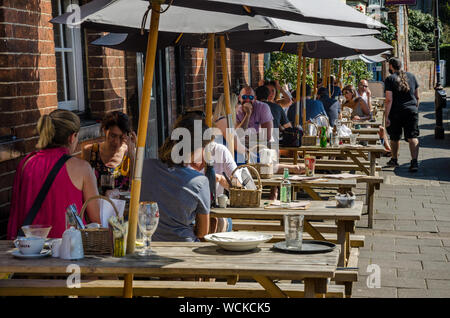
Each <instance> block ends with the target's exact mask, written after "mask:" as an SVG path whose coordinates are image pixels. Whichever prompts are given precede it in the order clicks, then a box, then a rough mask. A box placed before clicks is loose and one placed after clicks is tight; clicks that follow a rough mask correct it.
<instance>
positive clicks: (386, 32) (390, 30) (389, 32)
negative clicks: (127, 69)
mask: <svg viewBox="0 0 450 318" xmlns="http://www.w3.org/2000/svg"><path fill="white" fill-rule="evenodd" d="M382 23H383V24H384V25H385V26H386V27H387V28H386V29H382V30H381V34H378V35H376V36H375V37H376V38H378V39H379V40H381V41H383V42H385V43H387V44H389V45H392V42H393V41H394V40H396V32H397V29H396V28H395V25H394V24H393V23H391V22H390V21H388V20H385V21H383V22H382Z"/></svg>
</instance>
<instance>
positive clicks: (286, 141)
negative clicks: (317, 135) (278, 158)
mask: <svg viewBox="0 0 450 318" xmlns="http://www.w3.org/2000/svg"><path fill="white" fill-rule="evenodd" d="M281 136H282V140H281V143H280V144H281V146H282V147H300V146H301V145H302V136H303V130H302V129H300V128H298V127H289V128H286V129H284V130H283V131H282V132H281Z"/></svg>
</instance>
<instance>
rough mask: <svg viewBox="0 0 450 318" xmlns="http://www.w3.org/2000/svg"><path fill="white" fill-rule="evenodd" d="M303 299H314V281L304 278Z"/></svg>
mask: <svg viewBox="0 0 450 318" xmlns="http://www.w3.org/2000/svg"><path fill="white" fill-rule="evenodd" d="M304 283H305V298H315V297H316V284H315V282H314V279H312V278H305V279H304Z"/></svg>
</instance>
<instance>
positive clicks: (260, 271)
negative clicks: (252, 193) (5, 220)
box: [0, 241, 340, 297]
mask: <svg viewBox="0 0 450 318" xmlns="http://www.w3.org/2000/svg"><path fill="white" fill-rule="evenodd" d="M13 249H14V245H13V242H12V241H0V272H6V273H23V274H49V275H58V274H60V275H66V277H67V276H68V275H69V274H68V273H67V268H68V265H70V264H76V265H78V266H79V267H80V269H81V274H90V275H105V274H106V275H124V274H134V275H135V276H146V277H167V276H169V277H172V278H180V277H197V276H209V277H216V278H221V277H222V278H227V279H228V286H225V287H227V288H225V287H223V284H222V285H221V286H222V287H221V289H220V293H219V294H217V293H218V291H215V294H214V291H213V290H212V287H211V285H210V284H207V283H204V284H205V285H203V286H205V287H202V285H201V284H202V283H201V282H200V283H199V282H176V281H175V282H174V281H166V282H164V281H152V280H148V281H137V280H135V281H134V282H133V285H134V286H133V287H134V288H136V290H138V291H139V295H153V296H155V295H157V296H158V295H161V294H162V295H165V296H166V297H174V295H179V293H178V294H177V289H176V286H177V284H178V285H180V286H184V287H183V289H182V290H183V292H182V294H181V295H182V296H186V297H189V296H192V295H195V297H215V296H211V293H213V295H219V296H220V295H221V296H222V297H225V296H228V297H231V296H232V295H234V294H233V286H236V289H239V288H240V287H239V284H237V282H238V280H239V278H252V279H254V280H255V281H256V282H258V283H259V284H257V285H258V286H259V289H258V288H256V290H254V292H258V291H259V292H261V287H262V289H263V290H262V292H263V293H265V294H267V295H268V296H270V297H287V296H295V295H298V293H293V292H292V291H291V290H288V291H284V290H283V289H282V288H280V287H279V284H277V283H276V280H303V282H304V293H302V295H304V296H305V297H315V296H316V294H325V293H327V288H328V282H327V280H328V279H331V278H333V277H334V274H335V271H336V266H337V263H338V257H339V254H340V249H339V246H336V248H335V249H334V250H332V251H330V252H327V253H320V254H295V253H281V252H278V251H275V250H274V249H272V244H261V245H259V246H258V248H257V249H254V250H252V251H246V252H231V251H225V250H223V249H221V248H220V247H218V246H216V245H215V244H212V243H191V242H153V243H152V249H153V250H154V251H155V252H156V255H154V256H151V257H139V256H135V255H127V256H125V257H121V258H114V257H110V256H85V258H84V259H81V260H77V261H72V260H63V259H60V258H52V257H46V258H40V259H25V260H24V259H17V258H15V257H13V256H12V255H11V252H12V250H13ZM186 283H188V284H190V285H189V286H191V287H190V288H189V287H186V286H187V285H186ZM62 284H63V285H62ZM65 284H66V280H65V279H63V280H59V281H55V280H51V279H47V280H33V279H4V280H0V296H8V295H58V294H62V295H77V294H81V295H86V294H87V295H90V296H99V295H111V294H112V295H118V293H119V295H123V293H122V290H123V283H122V282H121V281H118V280H115V281H107V280H104V281H101V280H100V281H99V282H98V281H97V282H95V283H92V282H86V284H85V285H82V287H81V288H80V290H78V288H75V289H74V288H72V289H70V290H68V287H67V286H66V285H65ZM289 285H290V286H288V289H292V288H295V285H296V284H289ZM297 286H298V285H297ZM83 288H84V289H83ZM52 289H53V290H52ZM86 289H89V290H88V291H87V292H85V294H84V293H83V291H85V290H86ZM155 290H156V292H155ZM247 293H250V295H253V294H252V290H248V291H247Z"/></svg>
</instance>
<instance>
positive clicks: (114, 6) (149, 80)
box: [52, 0, 383, 297]
mask: <svg viewBox="0 0 450 318" xmlns="http://www.w3.org/2000/svg"><path fill="white" fill-rule="evenodd" d="M166 2H167V3H169V4H171V5H173V6H181V7H194V6H197V7H198V8H201V9H205V10H211V11H218V12H227V10H229V13H234V14H242V15H244V16H248V15H252V14H256V13H258V12H259V11H258V10H261V13H260V14H262V15H265V16H272V17H279V18H284V17H285V16H284V15H286V18H289V19H294V20H298V21H302V19H303V22H316V23H317V22H321V21H320V19H322V20H323V22H324V23H325V22H326V23H328V24H339V23H341V24H340V25H347V26H357V27H362V28H381V27H383V25H382V24H380V23H378V22H377V21H375V20H372V19H367V18H366V17H365V15H363V14H361V13H359V12H357V11H356V10H353V9H351V8H350V7H347V6H346V5H345V4H342V3H338V1H337V0H336V1H334V2H330V1H326V0H316V1H293V0H280V1H273V0H270V1H269V0H214V1H213V0H187V1H182V0H170V1H169V0H153V1H151V2H150V5H149V6H148V9H147V8H145V10H143V9H142V5H141V4H142V3H145V4H147V3H146V2H144V1H138V0H115V1H114V0H109V1H108V0H94V1H92V2H89V3H87V4H86V5H84V6H82V7H80V8H79V9H78V10H75V12H70V13H68V14H64V15H62V16H59V17H56V18H55V19H53V20H52V22H54V23H66V24H70V23H72V24H80V23H83V22H86V23H85V24H86V25H85V26H86V27H90V28H96V29H97V30H101V31H114V30H113V29H110V27H119V26H120V25H119V23H124V24H122V26H123V25H125V26H127V23H126V21H127V20H128V21H130V20H131V21H132V20H133V19H132V15H131V13H130V11H131V12H135V13H138V15H139V14H143V17H144V18H143V19H142V18H141V19H139V20H141V21H143V28H149V30H150V31H149V36H148V45H147V53H146V65H145V72H144V85H143V96H142V103H141V111H140V116H139V124H138V140H137V143H138V144H137V155H136V166H135V171H134V176H133V180H132V185H131V199H130V211H129V233H128V241H127V253H128V254H131V253H134V249H135V238H136V227H137V212H138V206H139V197H140V191H141V175H142V168H143V167H142V166H143V159H144V149H145V141H146V132H147V125H148V120H147V119H148V116H149V110H150V96H151V87H152V84H153V73H154V67H155V56H156V48H157V42H158V26H159V20H160V14H161V13H162V12H165V11H167V10H172V9H173V8H174V7H166V6H163V10H165V11H161V4H163V3H166ZM324 6H326V7H327V8H332V10H328V9H325V8H324ZM150 8H151V19H150V25H149V27H148V23H147V21H146V17H147V15H148V13H149V9H150ZM349 8H350V9H351V10H352V11H348V9H349ZM243 9H244V11H245V12H244V11H243ZM346 10H347V11H346ZM108 12H110V13H119V14H121V15H122V16H121V19H119V20H117V21H116V20H112V19H108V18H107V17H108V15H107V13H108ZM243 12H244V13H243ZM90 15H91V16H97V17H98V18H99V20H100V21H104V23H101V22H100V23H99V24H98V25H95V23H94V22H92V21H89V19H88V18H87V17H88V16H90ZM122 17H123V19H122ZM308 19H310V20H309V21H308ZM139 20H138V21H139ZM333 22H334V23H333ZM172 23H173V24H176V23H177V21H172ZM326 23H325V24H326ZM212 25H215V22H214V21H213V23H212ZM197 32H204V33H214V32H216V31H206V30H201V31H200V30H198V31H197ZM132 279H133V276H132V275H126V277H125V284H124V296H126V297H131V296H132Z"/></svg>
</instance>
